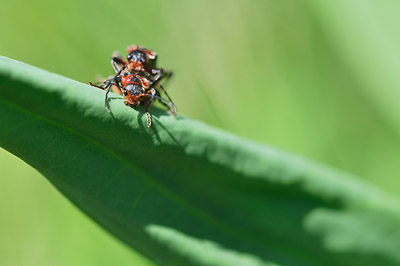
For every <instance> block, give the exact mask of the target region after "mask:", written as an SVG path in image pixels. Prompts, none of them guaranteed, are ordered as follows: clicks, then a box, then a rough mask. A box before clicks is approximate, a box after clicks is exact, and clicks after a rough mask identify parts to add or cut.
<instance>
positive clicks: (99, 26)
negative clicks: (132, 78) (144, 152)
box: [0, 0, 400, 266]
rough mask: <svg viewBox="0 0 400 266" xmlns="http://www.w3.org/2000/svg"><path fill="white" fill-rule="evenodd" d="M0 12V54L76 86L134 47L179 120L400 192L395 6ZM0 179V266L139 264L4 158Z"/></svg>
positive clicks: (89, 6)
mask: <svg viewBox="0 0 400 266" xmlns="http://www.w3.org/2000/svg"><path fill="white" fill-rule="evenodd" d="M0 4H1V5H0V6H1V8H0V54H1V55H4V56H7V57H11V58H14V59H17V60H21V61H24V62H26V63H29V64H32V65H35V66H38V67H41V68H43V69H46V70H49V71H51V72H55V73H59V74H61V75H64V76H67V77H69V78H72V79H76V80H79V81H81V82H88V81H94V80H95V76H96V75H97V74H101V75H103V76H107V75H109V74H111V73H112V68H111V65H110V55H111V53H112V52H113V51H114V50H120V51H122V52H125V48H126V46H128V45H130V44H133V43H135V44H140V45H144V46H146V47H149V48H151V49H154V50H155V51H157V52H158V54H159V62H158V63H159V66H162V67H166V68H168V69H171V70H173V71H174V73H175V76H174V78H173V79H172V80H171V82H169V83H168V85H167V87H168V91H169V93H170V95H171V97H172V98H173V99H174V102H175V103H176V105H177V106H178V111H179V112H180V113H182V114H184V115H186V116H188V117H191V118H194V119H198V120H202V121H204V122H205V123H208V124H212V125H215V126H217V127H220V128H223V129H225V130H228V131H231V132H234V133H236V134H239V135H241V136H244V137H247V138H250V139H253V140H256V141H259V142H262V143H266V144H269V145H273V146H276V147H279V148H281V149H284V150H287V151H289V152H292V153H295V154H298V155H300V156H303V157H307V158H310V159H312V160H315V161H319V162H322V163H325V164H328V165H331V166H334V167H336V168H339V169H343V170H344V171H348V172H351V173H354V174H357V175H359V176H361V177H362V178H365V179H368V180H370V181H371V182H373V183H375V184H376V185H377V186H379V187H381V188H383V189H385V190H387V191H390V192H393V193H396V194H399V193H400V186H399V185H400V179H399V178H398V176H399V173H400V160H399V159H400V157H399V150H400V138H399V133H400V104H399V101H400V74H399V70H400V54H399V53H400V52H399V51H400V48H399V47H400V16H399V15H398V14H400V2H399V1H395V0H393V1H391V0H385V1H363V0H339V1H319V0H315V1H311V0H310V1H297V0H292V1H290V0H285V1H281V0H275V1H266V0H260V1H256V0H252V1H210V0H207V1H183V0H181V1H161V0H159V1H125V0H119V1H111V0H99V1H79V0H70V1H60V2H58V1H50V0H38V1H29V0H14V1H5V0H0ZM15 97H18V92H16V93H15ZM0 115H1V114H0ZM0 175H1V178H0V265H1V266H4V265H14V266H17V265H24V266H30V265H32V266H33V265H85V266H86V265H111V264H115V265H152V264H151V263H149V262H148V261H147V260H146V259H144V258H142V257H141V256H140V255H139V254H135V253H134V252H131V251H130V250H129V249H128V248H127V247H125V246H124V245H123V244H121V243H120V242H119V241H118V240H116V239H115V238H114V237H112V236H110V235H109V234H108V233H106V232H105V231H103V229H101V228H100V227H99V226H97V225H96V224H94V223H93V222H92V221H91V220H89V219H88V218H87V217H86V216H85V215H84V214H82V213H81V212H80V211H79V210H77V209H76V208H75V207H74V206H72V205H71V204H70V203H69V202H68V201H67V200H66V199H65V198H64V197H63V196H62V195H61V194H60V193H58V192H57V191H56V190H55V189H54V188H53V187H52V186H51V185H50V184H49V183H48V182H47V181H46V180H45V179H44V178H43V177H41V176H40V174H39V173H37V172H36V171H35V170H34V169H32V168H31V167H29V166H27V165H26V164H25V163H24V162H22V161H21V160H19V159H18V158H16V157H14V156H13V155H11V154H9V153H7V152H6V151H4V150H0Z"/></svg>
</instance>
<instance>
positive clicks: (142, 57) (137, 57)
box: [127, 50, 147, 63]
mask: <svg viewBox="0 0 400 266" xmlns="http://www.w3.org/2000/svg"><path fill="white" fill-rule="evenodd" d="M127 58H128V60H133V61H135V62H142V63H145V62H146V59H147V57H146V54H145V53H144V52H142V51H139V50H135V51H133V52H131V53H130V54H129V55H128V57H127Z"/></svg>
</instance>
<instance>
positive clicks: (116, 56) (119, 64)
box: [111, 51, 126, 73]
mask: <svg viewBox="0 0 400 266" xmlns="http://www.w3.org/2000/svg"><path fill="white" fill-rule="evenodd" d="M111 65H112V67H113V69H114V71H115V73H118V71H119V70H120V69H121V68H123V67H124V66H125V65H126V62H125V60H124V59H123V57H122V55H121V54H120V53H119V52H117V51H116V52H114V53H113V54H112V57H111Z"/></svg>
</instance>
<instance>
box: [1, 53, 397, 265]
mask: <svg viewBox="0 0 400 266" xmlns="http://www.w3.org/2000/svg"><path fill="white" fill-rule="evenodd" d="M0 90H1V94H0V114H1V116H0V145H1V146H2V147H4V148H5V149H7V150H9V151H10V152H12V153H14V154H15V155H17V156H19V157H20V158H22V159H23V160H25V161H26V162H27V163H29V164H30V165H32V166H33V167H35V168H36V169H38V170H39V171H40V172H41V173H42V174H43V175H44V176H46V177H47V178H48V179H49V181H50V182H52V183H53V184H54V186H55V187H56V188H57V189H59V190H60V191H61V192H62V193H63V194H64V195H65V196H67V197H68V198H69V199H70V200H71V201H72V202H73V203H75V204H76V205H77V206H78V207H79V208H81V209H82V210H83V211H84V212H85V213H87V214H88V215H89V216H90V217H92V218H93V219H94V220H95V221H97V222H98V223H99V224H101V225H102V226H103V227H105V228H106V229H107V230H109V231H110V232H111V233H113V234H114V235H116V236H117V237H118V238H120V239H121V240H122V241H124V242H125V243H127V244H128V245H130V246H131V247H133V248H134V249H136V250H138V251H140V252H141V253H143V254H144V255H146V256H148V257H149V258H151V259H153V260H154V261H156V262H158V263H159V264H162V265H230V264H231V263H232V261H238V262H240V263H241V264H242V265H271V264H280V265H322V264H323V265H377V264H380V265H398V264H399V263H400V255H399V254H400V252H399V251H400V249H399V247H400V234H399V233H397V231H396V228H398V226H399V225H400V211H399V210H398V206H399V200H398V199H397V198H395V197H392V196H390V195H388V194H385V193H383V192H381V191H379V190H377V189H375V188H373V187H371V186H370V185H368V184H365V183H362V182H361V181H358V180H357V179H355V178H354V177H352V176H349V175H347V174H344V173H340V172H337V171H334V170H331V169H327V168H325V167H321V166H318V165H316V164H313V163H310V162H308V161H306V160H303V159H300V158H296V157H294V156H291V155H289V154H286V153H284V152H281V151H278V150H276V149H272V148H269V147H266V146H263V145H260V144H256V143H253V142H250V141H247V140H244V139H241V138H238V137H236V136H233V135H230V134H228V133H225V132H222V131H220V130H217V129H214V128H211V127H208V126H206V125H204V124H201V123H198V122H193V121H190V120H188V119H184V118H181V117H180V118H179V119H174V118H173V117H171V116H169V115H168V114H167V113H166V112H164V111H160V110H153V126H152V127H151V128H150V129H147V128H146V118H145V116H144V114H143V112H141V111H140V110H139V111H136V110H133V109H131V108H128V107H126V106H124V104H123V99H122V98H121V97H119V96H115V95H114V96H112V97H111V101H110V108H111V113H107V112H106V111H105V110H104V104H103V103H104V102H103V100H104V98H103V97H104V92H102V91H101V90H98V89H95V88H92V87H90V86H87V85H84V84H81V83H78V82H75V81H72V80H69V79H66V78H63V77H61V76H58V75H54V74H51V73H48V72H45V71H43V70H40V69H37V68H34V67H31V66H28V65H26V64H23V63H20V62H16V61H14V60H11V59H7V58H4V57H2V58H0ZM388 235H390V237H388Z"/></svg>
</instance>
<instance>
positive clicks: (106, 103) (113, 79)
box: [104, 59, 126, 112]
mask: <svg viewBox="0 0 400 266" xmlns="http://www.w3.org/2000/svg"><path fill="white" fill-rule="evenodd" d="M113 61H114V60H113V59H111V62H113ZM125 68H126V65H124V66H123V67H122V68H121V69H120V70H119V71H118V73H117V74H116V75H115V76H114V77H113V78H112V80H111V81H110V82H109V83H108V84H107V86H105V87H104V90H107V92H106V99H105V105H104V106H105V107H106V110H107V111H108V112H110V109H109V108H108V101H107V100H108V93H109V92H110V88H111V85H112V84H113V83H114V82H115V79H116V78H117V77H118V76H119V75H121V72H122V71H123V70H124V69H125Z"/></svg>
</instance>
